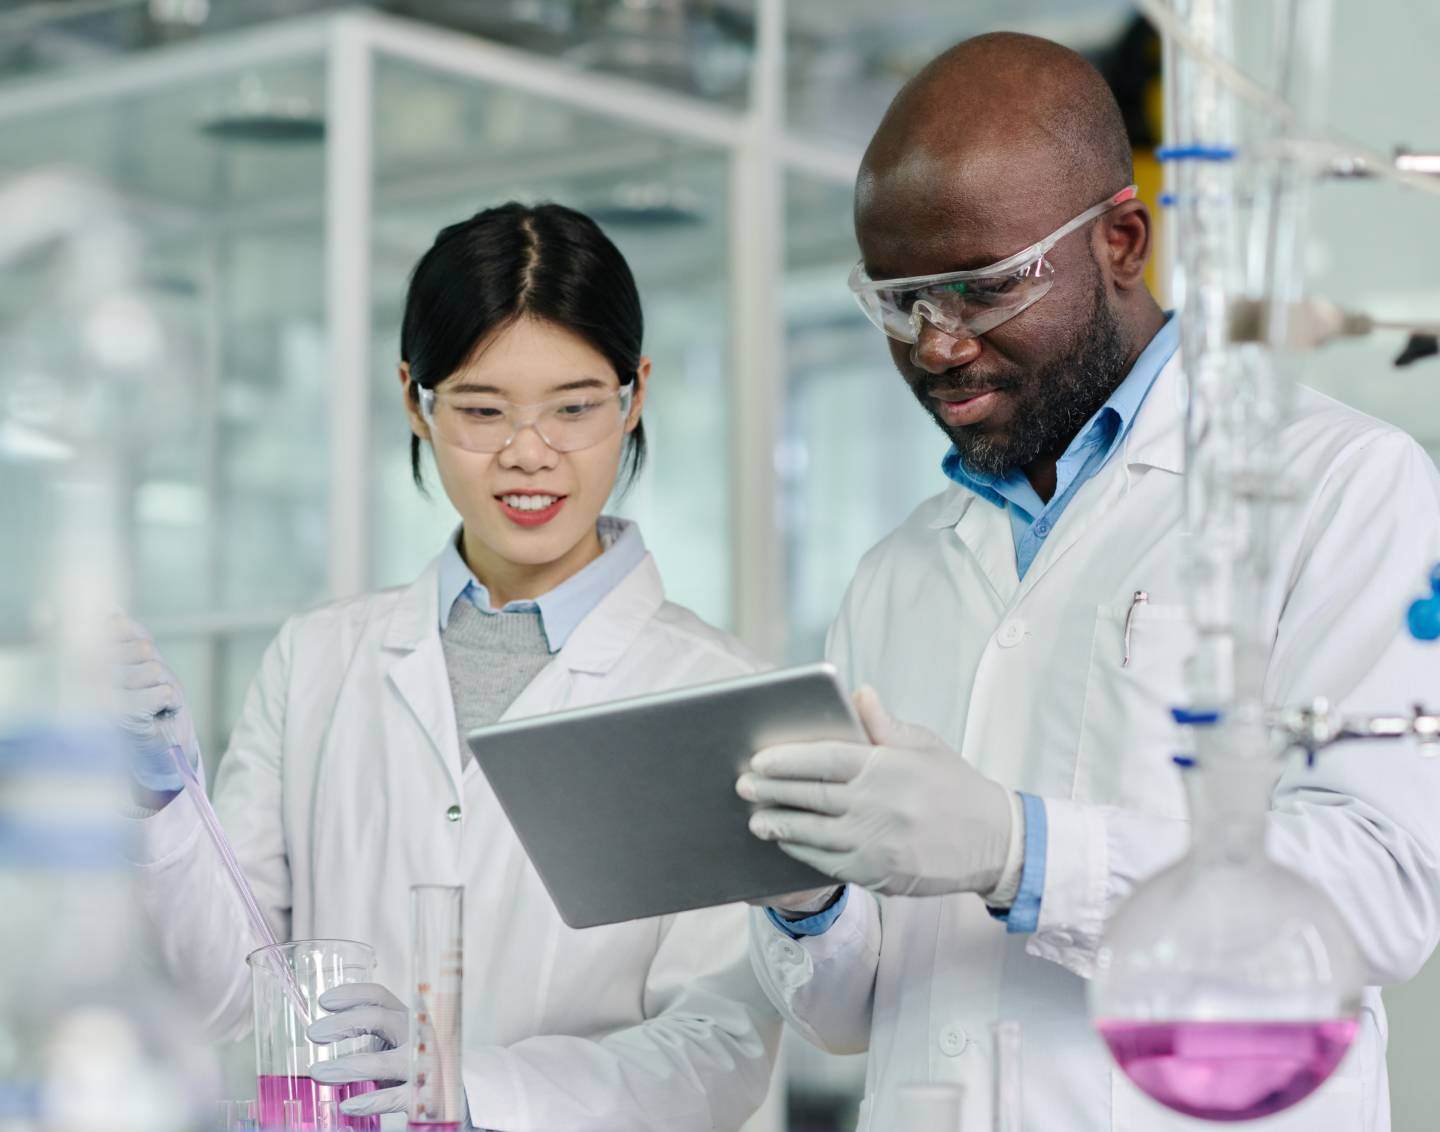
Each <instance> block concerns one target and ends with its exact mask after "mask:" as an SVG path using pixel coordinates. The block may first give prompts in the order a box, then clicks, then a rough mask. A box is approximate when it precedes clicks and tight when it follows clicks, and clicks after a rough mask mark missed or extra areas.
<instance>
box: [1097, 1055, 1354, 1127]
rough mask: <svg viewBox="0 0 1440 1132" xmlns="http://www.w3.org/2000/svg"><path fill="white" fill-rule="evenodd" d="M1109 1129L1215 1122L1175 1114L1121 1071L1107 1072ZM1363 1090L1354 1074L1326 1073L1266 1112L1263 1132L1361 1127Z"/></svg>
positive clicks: (1204, 1124) (1194, 1124)
mask: <svg viewBox="0 0 1440 1132" xmlns="http://www.w3.org/2000/svg"><path fill="white" fill-rule="evenodd" d="M1111 1081H1112V1085H1111V1102H1112V1103H1111V1120H1110V1128H1111V1132H1205V1130H1206V1129H1214V1128H1215V1125H1214V1124H1212V1123H1211V1122H1209V1121H1205V1120H1195V1119H1194V1118H1192V1117H1188V1116H1181V1115H1180V1114H1179V1113H1178V1112H1172V1111H1171V1110H1170V1109H1168V1108H1165V1107H1163V1106H1162V1105H1160V1104H1158V1103H1156V1102H1155V1101H1153V1100H1151V1099H1150V1098H1149V1097H1147V1096H1145V1094H1143V1093H1142V1092H1141V1091H1140V1090H1139V1089H1137V1088H1136V1087H1135V1086H1134V1085H1133V1084H1131V1083H1130V1079H1129V1078H1128V1077H1126V1076H1125V1075H1124V1074H1123V1073H1119V1072H1116V1071H1113V1070H1112V1071H1111ZM1364 1100H1365V1091H1364V1087H1363V1086H1362V1084H1361V1082H1360V1079H1359V1078H1357V1077H1340V1076H1337V1077H1331V1078H1330V1080H1328V1081H1326V1082H1325V1084H1323V1085H1321V1086H1320V1088H1319V1089H1318V1090H1316V1092H1315V1093H1314V1094H1312V1095H1311V1096H1308V1097H1306V1098H1305V1099H1304V1100H1303V1101H1301V1102H1300V1103H1299V1104H1297V1105H1296V1106H1295V1107H1294V1108H1290V1109H1286V1110H1285V1111H1284V1112H1281V1113H1277V1114H1276V1115H1274V1116H1267V1117H1265V1118H1264V1119H1263V1120H1261V1121H1260V1122H1259V1123H1258V1124H1257V1125H1256V1128H1257V1130H1258V1129H1260V1128H1263V1129H1264V1130H1265V1132H1364V1130H1365V1128H1366V1127H1367V1126H1366V1122H1365V1106H1364Z"/></svg>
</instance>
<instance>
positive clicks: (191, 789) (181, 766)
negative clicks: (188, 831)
mask: <svg viewBox="0 0 1440 1132" xmlns="http://www.w3.org/2000/svg"><path fill="white" fill-rule="evenodd" d="M174 718H175V715H174V713H173V712H163V713H161V714H160V715H157V716H156V717H155V722H156V723H157V724H158V725H159V727H160V733H161V734H162V735H163V736H164V737H165V742H166V743H167V744H169V748H170V759H171V761H172V762H173V763H174V764H175V770H176V771H177V772H178V773H179V775H180V781H181V782H182V783H183V784H184V787H185V793H186V795H188V796H189V798H190V801H191V802H192V803H193V804H194V806H195V812H196V813H197V814H199V816H200V824H201V825H203V826H204V827H205V832H206V833H208V834H209V835H210V840H211V841H212V842H213V843H214V845H215V851H216V852H217V853H219V854H220V862H221V864H223V865H224V866H225V872H226V874H227V875H228V876H229V877H230V883H231V884H232V885H233V886H234V888H235V894H236V895H237V896H238V897H239V898H240V903H241V905H242V906H243V907H244V909H245V916H246V918H247V919H248V920H249V921H250V928H251V930H252V931H253V932H254V933H255V935H256V936H257V937H258V938H259V940H260V944H261V946H263V947H266V948H274V947H275V946H276V944H277V943H278V942H279V941H278V940H277V939H276V938H275V933H274V932H273V931H271V930H270V922H269V921H268V920H267V919H265V914H264V913H263V912H261V911H260V904H259V902H258V901H256V899H255V893H254V892H253V891H251V888H250V882H249V881H247V880H246V879H245V872H244V870H243V869H241V867H240V862H239V861H238V860H237V859H236V857H235V850H234V849H232V848H231V847H230V841H229V839H228V838H227V837H226V836H225V831H224V830H223V829H222V828H221V827H220V818H219V817H218V816H217V815H216V813H215V808H214V807H213V806H211V805H210V799H209V798H208V797H206V796H205V786H204V784H203V783H202V782H201V781H200V776H199V775H198V774H196V773H195V768H194V767H193V766H191V765H190V759H189V756H187V755H186V754H185V748H184V746H183V744H181V742H180V738H179V736H177V735H176V734H175V725H174V722H173V721H174ZM266 955H267V957H268V958H269V959H270V961H271V962H273V963H275V964H277V965H278V966H279V967H280V968H281V975H282V977H283V979H284V982H285V990H286V993H287V994H288V995H289V998H290V1003H291V1005H292V1006H294V1007H295V1011H296V1013H297V1014H298V1015H299V1016H300V1018H301V1019H303V1020H304V1022H305V1024H306V1025H307V1026H308V1025H309V1024H310V1021H311V1018H310V1009H309V1007H308V1006H307V1005H306V1003H305V996H304V994H303V993H301V990H300V984H299V983H297V982H296V981H295V972H294V971H292V970H291V969H290V965H289V964H288V963H286V962H285V961H284V959H282V958H280V956H279V952H278V951H267V952H266Z"/></svg>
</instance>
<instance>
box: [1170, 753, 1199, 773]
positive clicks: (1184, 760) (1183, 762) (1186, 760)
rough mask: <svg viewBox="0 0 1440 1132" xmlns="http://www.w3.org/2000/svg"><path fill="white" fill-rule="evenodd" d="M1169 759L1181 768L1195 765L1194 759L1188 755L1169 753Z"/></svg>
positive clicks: (1184, 768) (1186, 768) (1189, 767)
mask: <svg viewBox="0 0 1440 1132" xmlns="http://www.w3.org/2000/svg"><path fill="white" fill-rule="evenodd" d="M1170 761H1171V762H1172V763H1174V764H1175V765H1176V766H1178V767H1179V768H1180V769H1181V770H1189V769H1191V768H1192V767H1193V766H1194V765H1195V760H1194V758H1192V757H1191V756H1190V755H1171V756H1170Z"/></svg>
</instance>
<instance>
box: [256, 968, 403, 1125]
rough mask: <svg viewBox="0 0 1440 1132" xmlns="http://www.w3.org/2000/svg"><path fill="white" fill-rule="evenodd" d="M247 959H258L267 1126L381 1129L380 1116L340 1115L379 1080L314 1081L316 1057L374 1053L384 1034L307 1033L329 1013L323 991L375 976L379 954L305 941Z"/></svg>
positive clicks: (260, 1083) (260, 1073)
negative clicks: (323, 1039) (317, 1039)
mask: <svg viewBox="0 0 1440 1132" xmlns="http://www.w3.org/2000/svg"><path fill="white" fill-rule="evenodd" d="M245 961H246V962H247V963H248V964H249V965H250V985H251V988H252V990H253V992H254V999H255V1072H256V1076H257V1081H256V1088H257V1090H258V1093H259V1099H260V1105H259V1108H260V1127H261V1128H262V1129H265V1130H270V1129H288V1128H290V1127H292V1125H293V1126H294V1127H298V1128H301V1129H304V1130H305V1132H331V1130H332V1129H335V1128H358V1129H363V1130H364V1132H379V1129H380V1118H379V1117H378V1116H344V1115H338V1116H337V1113H338V1112H339V1109H338V1102H340V1101H344V1100H347V1099H348V1098H350V1097H355V1096H359V1095H361V1094H362V1093H371V1092H374V1091H375V1089H376V1087H377V1086H376V1084H375V1082H373V1081H354V1082H350V1083H347V1084H343V1085H322V1084H320V1083H319V1082H318V1081H312V1080H311V1079H310V1066H312V1065H313V1064H314V1063H315V1062H317V1061H330V1060H332V1059H333V1058H337V1057H346V1056H348V1055H349V1054H352V1053H369V1052H372V1051H374V1050H376V1049H378V1048H379V1044H380V1043H379V1039H378V1038H376V1037H374V1036H372V1035H368V1034H367V1035H365V1036H363V1037H358V1038H347V1039H345V1040H343V1041H338V1042H329V1043H327V1044H325V1045H316V1044H315V1043H314V1042H312V1041H310V1039H309V1038H308V1037H306V1033H305V1031H306V1027H307V1026H308V1025H309V1024H310V1022H314V1021H317V1020H319V1019H321V1018H324V1017H325V1016H326V1015H327V1014H328V1013H329V1011H327V1010H324V1009H322V1008H321V1006H320V996H321V995H322V994H324V993H325V992H326V991H327V990H330V989H331V988H332V987H338V986H341V985H342V984H344V983H366V982H371V981H373V979H374V976H375V952H374V951H373V950H371V948H369V947H368V946H366V945H365V944H363V943H356V942H354V941H352V940H348V939H300V940H295V941H294V942H293V943H278V944H274V945H273V946H270V947H260V948H256V949H255V950H254V951H252V952H251V953H250V954H249V955H248V956H247V957H246V960H245ZM287 973H288V974H287ZM287 983H288V985H287ZM297 988H298V990H299V994H300V997H301V999H302V1000H303V1001H304V1003H305V1009H306V1011H307V1012H308V1013H309V1015H310V1017H309V1018H308V1019H306V1018H304V1017H302V1016H301V1015H300V1013H299V1011H298V1010H297V1009H296V1006H295V1001H294V995H295V991H296V989H297ZM290 1101H293V1102H296V1104H295V1105H294V1106H292V1107H290V1109H289V1111H288V1113H287V1105H286V1102H290ZM327 1102H337V1103H327ZM287 1118H288V1119H289V1120H290V1123H289V1124H287V1123H286V1120H287ZM297 1119H298V1121H299V1124H298V1125H296V1124H295V1121H296V1120H297Z"/></svg>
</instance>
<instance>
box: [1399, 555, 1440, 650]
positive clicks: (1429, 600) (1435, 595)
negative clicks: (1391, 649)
mask: <svg viewBox="0 0 1440 1132" xmlns="http://www.w3.org/2000/svg"><path fill="white" fill-rule="evenodd" d="M1405 619H1406V621H1407V622H1408V623H1409V625H1410V635H1411V636H1412V637H1414V638H1415V639H1416V640H1417V641H1440V564H1437V565H1436V566H1434V567H1432V568H1431V570H1430V596H1429V597H1422V598H1420V599H1419V600H1418V601H1413V602H1411V603H1410V610H1409V612H1408V614H1407V615H1406V618H1405Z"/></svg>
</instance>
